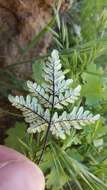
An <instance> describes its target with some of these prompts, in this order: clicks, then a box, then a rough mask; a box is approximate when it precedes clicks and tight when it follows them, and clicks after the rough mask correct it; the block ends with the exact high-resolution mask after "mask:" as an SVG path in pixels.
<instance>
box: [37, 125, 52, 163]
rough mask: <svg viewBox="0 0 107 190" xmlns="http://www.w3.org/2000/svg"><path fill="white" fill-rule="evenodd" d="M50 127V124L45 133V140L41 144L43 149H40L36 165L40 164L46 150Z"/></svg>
mask: <svg viewBox="0 0 107 190" xmlns="http://www.w3.org/2000/svg"><path fill="white" fill-rule="evenodd" d="M50 127H51V123H49V125H48V128H47V131H46V135H45V140H44V143H43V148H42V152H41V154H40V158H39V160H38V164H39V163H40V162H41V160H42V157H43V154H44V151H45V148H46V144H47V140H48V134H49V130H50Z"/></svg>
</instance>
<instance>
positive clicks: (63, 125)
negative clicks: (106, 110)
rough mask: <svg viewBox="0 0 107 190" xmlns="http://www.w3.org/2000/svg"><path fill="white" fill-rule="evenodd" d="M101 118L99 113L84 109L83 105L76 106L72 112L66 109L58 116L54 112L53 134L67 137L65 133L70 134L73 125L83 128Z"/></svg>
mask: <svg viewBox="0 0 107 190" xmlns="http://www.w3.org/2000/svg"><path fill="white" fill-rule="evenodd" d="M99 118H100V115H99V114H97V115H95V116H93V114H91V113H90V112H89V111H84V109H83V107H80V108H79V109H78V107H74V108H73V110H72V112H71V113H67V112H66V111H65V112H63V113H62V115H60V116H58V114H57V112H55V113H54V115H53V118H52V123H51V125H52V126H51V131H52V134H54V135H56V136H57V137H60V138H62V139H64V138H65V134H68V135H70V130H71V127H74V128H76V129H82V126H85V125H89V124H92V123H95V122H96V121H97V120H98V119H99Z"/></svg>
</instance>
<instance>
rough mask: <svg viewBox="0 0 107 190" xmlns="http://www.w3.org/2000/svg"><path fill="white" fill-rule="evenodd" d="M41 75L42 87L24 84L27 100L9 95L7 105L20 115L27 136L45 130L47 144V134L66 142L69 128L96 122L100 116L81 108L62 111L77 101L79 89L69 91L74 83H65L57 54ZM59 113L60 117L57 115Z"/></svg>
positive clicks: (56, 52)
mask: <svg viewBox="0 0 107 190" xmlns="http://www.w3.org/2000/svg"><path fill="white" fill-rule="evenodd" d="M43 71H44V74H43V78H44V84H42V85H38V84H37V83H35V82H34V83H33V82H31V81H27V87H28V90H29V92H30V94H29V95H27V97H26V99H24V97H23V96H16V97H13V96H11V95H9V101H10V102H11V103H12V105H13V106H15V107H16V108H18V109H19V110H21V111H22V113H23V116H24V117H25V121H26V122H27V123H29V125H30V127H29V128H28V130H27V131H28V133H36V132H39V133H40V132H41V131H44V130H46V138H45V144H46V142H47V137H48V134H49V132H51V133H52V135H54V136H56V138H61V139H65V138H66V135H70V130H71V128H72V127H74V128H76V129H77V130H80V129H82V127H83V126H85V125H87V124H90V123H94V122H95V121H96V120H98V119H99V117H100V116H99V114H97V115H95V116H93V114H91V113H90V111H87V110H86V111H84V108H83V107H79V108H78V107H75V106H74V108H73V110H72V112H70V113H67V112H66V111H64V108H65V107H66V106H68V104H73V103H74V102H75V101H76V100H77V99H78V97H79V95H80V90H81V86H80V85H78V86H77V87H76V88H74V89H72V88H71V87H70V85H71V84H72V83H73V80H72V79H68V80H66V79H65V76H64V73H63V72H62V70H61V63H60V59H59V54H58V51H57V50H53V51H52V54H51V57H49V58H48V61H47V62H46V64H45V65H44V67H43ZM59 109H60V113H62V114H60V115H59V114H58V110H59ZM61 110H62V112H61ZM44 147H45V146H44Z"/></svg>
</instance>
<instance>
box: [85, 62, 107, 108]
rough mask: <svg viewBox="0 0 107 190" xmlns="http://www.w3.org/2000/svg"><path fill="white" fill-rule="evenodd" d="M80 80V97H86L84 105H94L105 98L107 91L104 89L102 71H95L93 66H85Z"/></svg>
mask: <svg viewBox="0 0 107 190" xmlns="http://www.w3.org/2000/svg"><path fill="white" fill-rule="evenodd" d="M82 79H83V83H84V84H83V88H82V95H83V96H85V97H86V104H88V105H96V104H98V103H99V102H101V101H103V100H104V99H105V98H106V95H107V89H105V88H104V81H103V71H102V70H101V69H100V68H99V69H97V68H96V65H95V64H90V65H88V66H87V69H86V71H85V72H84V73H83V74H82Z"/></svg>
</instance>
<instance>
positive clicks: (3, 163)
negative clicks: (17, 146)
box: [0, 146, 45, 190]
mask: <svg viewBox="0 0 107 190" xmlns="http://www.w3.org/2000/svg"><path fill="white" fill-rule="evenodd" d="M44 186H45V181H44V177H43V174H42V172H41V170H40V169H39V168H38V167H37V166H36V165H35V164H34V163H32V162H31V161H30V160H28V159H27V158H26V157H25V156H23V155H22V154H20V153H18V152H16V151H14V150H12V149H10V148H7V147H5V146H0V190H44Z"/></svg>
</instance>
